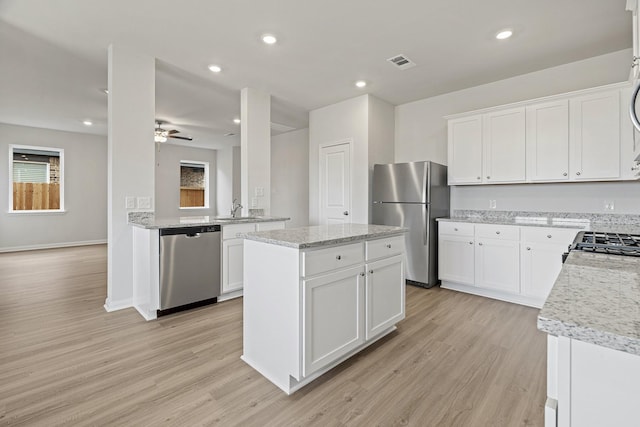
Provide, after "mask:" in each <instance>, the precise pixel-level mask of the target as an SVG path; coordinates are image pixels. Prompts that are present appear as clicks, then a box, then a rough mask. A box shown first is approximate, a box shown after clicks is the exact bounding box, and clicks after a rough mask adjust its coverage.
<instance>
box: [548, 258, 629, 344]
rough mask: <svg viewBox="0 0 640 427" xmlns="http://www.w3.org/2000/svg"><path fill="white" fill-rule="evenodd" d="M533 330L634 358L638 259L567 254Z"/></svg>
mask: <svg viewBox="0 0 640 427" xmlns="http://www.w3.org/2000/svg"><path fill="white" fill-rule="evenodd" d="M538 329H540V330H541V331H543V332H547V333H549V334H551V335H556V336H564V337H568V338H573V339H577V340H580V341H584V342H588V343H592V344H597V345H600V346H603V347H608V348H612V349H614V350H620V351H624V352H627V353H631V354H634V355H640V258H639V257H633V256H620V255H606V254H594V253H589V252H582V251H572V252H570V253H569V257H568V258H567V261H566V262H565V263H564V264H563V266H562V270H561V271H560V274H559V275H558V279H557V280H556V282H555V284H554V285H553V289H552V290H551V293H550V294H549V297H548V298H547V301H546V302H545V303H544V306H543V307H542V310H541V311H540V314H539V315H538Z"/></svg>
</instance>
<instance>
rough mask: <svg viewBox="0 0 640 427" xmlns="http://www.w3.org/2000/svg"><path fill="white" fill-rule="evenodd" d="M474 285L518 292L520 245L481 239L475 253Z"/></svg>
mask: <svg viewBox="0 0 640 427" xmlns="http://www.w3.org/2000/svg"><path fill="white" fill-rule="evenodd" d="M475 285H476V286H478V287H481V288H488V289H495V290H498V291H504V292H509V293H514V294H517V293H518V292H520V243H519V242H518V241H513V240H498V239H481V240H480V241H479V242H478V243H477V245H476V252H475Z"/></svg>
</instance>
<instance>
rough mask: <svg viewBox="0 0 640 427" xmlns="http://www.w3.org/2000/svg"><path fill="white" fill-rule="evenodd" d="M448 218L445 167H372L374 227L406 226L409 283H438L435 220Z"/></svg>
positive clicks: (430, 164)
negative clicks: (378, 225) (407, 230)
mask: <svg viewBox="0 0 640 427" xmlns="http://www.w3.org/2000/svg"><path fill="white" fill-rule="evenodd" d="M447 216H449V186H448V185H447V167H446V166H444V165H440V164H438V163H433V162H412V163H392V164H385V165H374V167H373V224H381V225H395V226H400V227H406V228H408V229H409V232H408V233H407V234H406V235H405V239H406V245H407V247H406V252H407V263H406V275H407V281H408V282H409V283H411V284H414V285H418V286H423V287H425V288H430V287H432V286H435V285H437V284H438V271H437V268H438V233H437V230H436V218H441V217H447Z"/></svg>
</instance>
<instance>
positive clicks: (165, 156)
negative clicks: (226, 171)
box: [156, 144, 230, 218]
mask: <svg viewBox="0 0 640 427" xmlns="http://www.w3.org/2000/svg"><path fill="white" fill-rule="evenodd" d="M158 148H159V150H158V149H156V217H157V218H168V217H172V218H176V217H180V216H194V215H196V216H199V215H215V214H216V204H217V198H216V151H215V150H207V149H203V148H193V147H185V146H183V145H172V144H159V146H158ZM181 160H196V161H200V162H208V163H209V208H208V209H204V208H203V209H193V208H192V209H180V161H181ZM229 188H230V186H229Z"/></svg>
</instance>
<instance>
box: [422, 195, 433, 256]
mask: <svg viewBox="0 0 640 427" xmlns="http://www.w3.org/2000/svg"><path fill="white" fill-rule="evenodd" d="M428 213H429V204H428V203H427V204H425V205H424V209H422V229H423V230H424V232H423V233H422V238H423V239H424V244H425V246H426V245H427V244H428V243H429V223H430V222H431V221H428V217H429V215H428Z"/></svg>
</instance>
